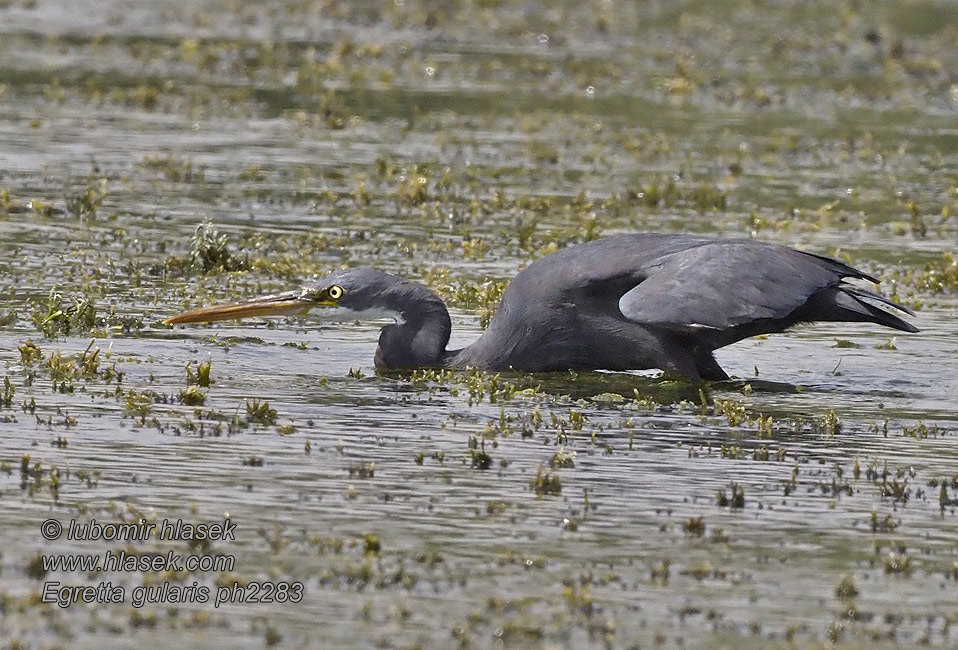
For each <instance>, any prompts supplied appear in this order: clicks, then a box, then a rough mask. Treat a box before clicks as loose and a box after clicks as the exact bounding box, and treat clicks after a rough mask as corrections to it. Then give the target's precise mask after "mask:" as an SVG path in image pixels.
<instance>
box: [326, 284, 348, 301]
mask: <svg viewBox="0 0 958 650" xmlns="http://www.w3.org/2000/svg"><path fill="white" fill-rule="evenodd" d="M343 293H345V292H344V291H343V288H342V287H341V286H339V285H338V284H334V285H333V286H331V287H330V288H329V297H330V298H332V299H333V300H339V299H340V298H342V297H343Z"/></svg>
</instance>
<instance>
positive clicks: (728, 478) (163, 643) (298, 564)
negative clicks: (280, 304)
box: [0, 0, 958, 648]
mask: <svg viewBox="0 0 958 650" xmlns="http://www.w3.org/2000/svg"><path fill="white" fill-rule="evenodd" d="M2 5H3V6H2V7H0V364H2V370H0V372H2V374H3V375H4V376H5V377H6V378H7V379H8V382H5V383H4V385H3V387H2V392H0V435H2V445H0V463H2V464H0V504H2V507H0V542H2V551H0V639H2V641H3V645H4V647H7V646H9V647H48V646H49V647H81V646H90V647H92V646H94V645H96V646H97V647H129V645H130V644H131V643H135V644H139V645H142V646H144V647H157V648H167V647H183V646H195V647H224V648H226V647H229V648H237V647H241V648H246V647H249V648H260V647H263V646H264V645H265V646H273V647H291V648H297V647H317V648H319V647H322V648H357V647H380V648H415V647H423V648H426V647H437V648H438V647H456V646H460V647H475V648H486V647H531V648H534V647H569V648H589V647H596V648H605V647H611V648H628V647H642V648H647V647H677V646H683V647H699V648H716V647H723V646H724V647H735V648H739V647H787V646H789V644H791V643H794V644H797V645H800V646H802V647H815V646H824V645H828V644H832V643H837V644H838V645H840V646H842V647H863V646H866V645H867V646H869V647H902V646H904V647H907V646H911V645H913V644H915V643H918V642H924V643H928V644H930V645H932V646H939V647H949V646H951V645H953V644H954V643H955V642H956V641H958V635H956V631H955V629H956V628H955V626H954V623H955V621H956V618H958V607H956V604H958V564H956V562H958V541H956V540H958V520H956V510H955V509H956V505H955V501H954V500H955V499H958V482H956V480H958V479H956V472H958V447H956V442H955V431H956V430H958V407H956V401H955V397H954V396H955V395H956V394H958V359H956V348H958V329H956V326H955V320H954V313H955V311H954V310H955V295H956V291H958V275H956V270H955V267H954V257H949V255H952V256H953V255H954V250H955V248H956V245H955V244H956V237H958V226H956V224H958V221H956V218H955V216H954V215H955V213H956V212H958V172H956V170H958V117H956V112H955V111H956V108H958V78H956V77H955V74H954V70H956V69H958V61H956V57H958V55H956V52H958V48H955V47H954V45H955V39H956V29H955V25H956V24H958V14H956V12H955V11H954V8H953V7H952V6H951V5H948V4H943V3H932V2H928V3H918V4H914V3H912V4H909V5H908V6H907V8H905V7H904V6H899V4H898V3H892V2H887V3H886V2H878V3H869V6H868V11H867V13H865V9H864V6H862V7H858V6H856V5H854V4H852V5H848V6H844V7H842V8H841V9H840V10H835V9H834V7H833V6H832V5H831V4H830V3H827V4H826V3H784V4H782V3H778V4H776V5H775V7H762V8H761V9H759V8H756V7H755V6H753V5H752V4H751V3H739V2H729V3H723V5H722V6H721V7H719V8H716V7H714V6H713V5H712V3H696V2H689V3H681V4H678V5H676V4H673V3H642V4H641V5H640V6H639V7H634V6H633V5H632V3H624V2H623V3H620V2H601V3H572V4H568V5H566V4H560V5H558V6H552V5H545V4H538V3H532V4H518V3H508V2H502V3H500V2H480V3H475V4H470V3H462V4H460V5H453V6H433V5H431V4H428V3H416V2H409V1H406V2H395V3H391V4H390V5H389V6H388V7H387V8H385V9H383V8H382V7H381V6H380V3H366V4H359V3H341V4H338V3H313V2H309V1H303V2H264V3H255V4H246V3H237V2H225V1H223V2H216V1H213V0H210V1H207V2H202V3H195V2H179V1H171V2H163V3H128V2H95V3H94V2H85V3H84V2H75V3H69V6H68V7H66V8H64V7H62V6H61V3H57V2H52V1H44V0H13V1H12V2H5V3H2ZM207 221H208V222H210V223H211V226H210V227H209V230H208V237H207V240H206V241H205V242H200V241H192V238H194V235H195V232H196V228H197V226H198V225H199V224H202V223H203V222H207ZM639 230H656V231H694V232H704V233H711V234H719V235H726V236H754V237H756V238H760V239H764V240H768V241H774V242H777V243H783V244H788V245H793V246H799V247H801V248H804V249H806V250H810V251H815V252H819V253H827V254H832V255H839V256H842V257H845V258H846V259H848V260H849V261H851V262H852V263H853V264H854V265H856V266H858V267H860V268H862V269H864V270H866V271H867V272H869V273H872V274H875V275H876V276H878V277H880V278H882V280H883V288H884V290H885V291H886V292H887V293H889V294H893V295H896V296H898V297H899V298H900V299H901V300H902V301H904V302H906V303H907V304H910V305H912V306H914V307H916V308H918V309H919V311H918V316H917V318H916V319H915V322H916V324H917V325H918V326H919V327H921V328H922V332H921V334H919V335H900V336H894V335H893V333H891V332H889V331H885V330H881V329H879V328H877V327H872V326H858V325H854V326H844V325H842V326H839V325H829V324H823V325H817V326H813V327H806V328H802V329H799V330H796V331H793V332H790V333H788V334H785V335H777V336H772V337H769V338H767V339H762V340H750V341H746V342H742V343H740V344H737V345H735V346H732V347H730V348H727V349H725V350H722V351H720V352H719V354H718V358H719V361H720V363H721V364H722V365H723V367H725V368H726V369H727V370H728V371H729V372H730V373H731V374H734V375H736V376H737V377H738V378H740V379H738V380H737V381H735V382H730V383H728V384H721V385H715V386H711V387H699V386H694V385H687V384H682V383H676V382H671V381H667V380H663V379H661V378H658V377H657V376H656V373H640V374H625V373H622V374H611V373H579V374H577V375H572V374H565V373H557V374H549V375H540V376H523V375H508V374H506V375H502V376H500V377H498V378H496V377H491V376H477V375H470V374H467V373H463V374H459V375H452V376H448V375H442V376H436V375H416V376H377V375H376V374H375V372H374V369H373V368H372V353H373V350H374V346H375V339H376V336H377V332H378V328H379V327H380V326H381V323H380V324H377V323H364V324H324V323H322V322H320V321H317V320H316V319H312V318H307V319H296V320H285V321H279V322H273V323H267V322H265V321H251V322H249V323H243V324H222V325H217V326H210V327H206V326H198V327H196V326H194V327H189V328H178V329H170V328H167V327H165V326H163V325H162V324H161V321H162V319H163V318H165V317H167V316H169V315H171V314H173V313H176V312H178V311H181V310H183V309H185V308H188V307H192V306H196V305H198V304H204V303H208V302H211V301H214V300H225V299H233V298H237V297H245V296H251V295H255V294H258V293H261V292H267V291H274V290H282V289H286V288H290V287H294V286H296V285H297V283H299V282H300V281H302V280H304V279H308V278H309V277H311V276H313V275H316V274H323V273H326V272H328V271H330V270H331V269H334V268H338V267H341V266H345V265H360V264H361V265H368V266H374V267H376V268H380V269H383V270H386V271H389V272H393V273H397V274H400V275H404V276H407V277H410V278H414V279H417V280H419V281H422V282H425V283H427V284H429V285H430V286H432V287H433V288H435V289H436V290H437V291H439V292H440V293H441V294H442V295H443V296H444V297H445V298H446V299H447V301H448V302H449V304H450V308H451V312H452V316H453V321H454V326H455V332H454V335H453V339H454V340H453V342H452V343H453V344H454V345H456V344H465V343H468V342H469V341H470V340H472V339H474V338H475V337H476V336H478V334H479V333H480V331H481V323H482V322H483V319H484V318H487V317H488V315H489V313H490V310H491V309H493V308H494V305H495V300H496V298H497V296H498V293H497V292H498V290H500V289H501V287H502V285H503V283H504V282H506V281H507V280H508V279H509V278H510V277H512V276H513V275H514V274H515V273H516V272H517V271H518V270H519V269H520V268H522V267H523V266H525V265H526V264H528V263H529V261H531V260H532V259H535V258H536V257H539V256H541V255H543V254H545V253H547V252H549V251H550V250H553V249H554V248H556V247H560V246H565V245H568V244H571V243H575V242H579V241H585V240H587V239H590V238H594V237H597V236H601V235H609V234H615V233H619V232H632V231H639ZM214 231H215V232H214ZM212 252H218V253H219V257H211V253H212ZM204 254H205V257H204ZM191 255H192V257H191ZM28 341H29V342H31V343H32V345H31V344H29V343H28ZM34 346H35V347H34ZM200 364H209V376H210V378H211V379H212V383H211V384H210V385H209V386H197V385H196V384H195V382H196V381H197V373H198V372H199V369H198V366H200ZM187 367H188V368H189V370H187ZM191 382H193V383H191ZM204 383H205V382H204ZM700 388H701V392H700ZM942 486H944V488H943V487H942ZM226 517H229V518H230V520H231V521H232V522H235V524H236V532H235V539H218V540H216V541H213V542H212V543H208V544H207V543H202V542H199V541H195V542H194V543H193V544H192V545H191V544H190V543H189V542H188V541H187V540H184V539H177V540H166V539H159V538H158V536H152V537H151V538H150V539H148V540H146V541H140V542H137V541H126V540H110V541H107V540H88V541H80V540H70V539H67V533H63V535H62V536H61V537H60V538H58V539H55V540H51V541H45V540H44V539H43V537H42V536H41V524H42V523H43V522H44V521H46V520H50V519H53V520H56V521H57V522H61V523H62V524H63V525H64V526H68V525H69V523H70V522H71V521H75V522H76V523H77V524H79V525H82V524H89V523H90V522H92V521H94V520H96V521H99V522H101V523H104V522H106V523H117V522H137V521H139V520H140V519H141V518H142V519H143V520H144V521H145V522H148V523H156V524H157V525H158V528H159V526H161V525H162V523H163V522H164V521H169V522H176V521H178V520H182V522H183V523H185V524H211V523H214V522H219V523H222V521H223V520H224V518H226ZM51 536H53V535H51ZM120 551H126V552H127V553H131V554H149V553H158V554H162V555H164V556H166V554H168V553H170V552H172V553H174V554H179V555H181V556H183V557H184V558H185V557H186V556H189V555H191V554H194V555H197V556H202V557H207V558H227V560H228V561H230V562H232V567H228V566H218V567H215V568H211V569H210V570H203V569H202V568H196V569H194V570H191V571H188V570H182V571H168V570H166V567H164V568H163V569H161V570H157V571H153V570H151V571H140V570H133V571H99V572H98V571H95V570H94V571H90V570H87V571H80V570H76V571H69V570H64V569H59V570H57V569H52V568H50V567H47V568H46V570H44V567H43V559H42V557H41V556H43V555H46V556H55V555H57V554H65V555H71V556H76V555H77V554H87V555H91V556H94V557H100V556H103V555H105V554H106V553H107V552H113V553H114V554H118V553H119V552H120ZM51 583H60V585H68V586H92V587H99V585H101V584H103V583H110V585H111V586H112V587H114V588H117V589H122V590H123V591H122V597H120V598H119V600H120V601H122V602H118V603H111V604H103V603H96V602H94V603H84V602H82V601H81V602H75V603H72V604H69V606H59V605H58V604H57V603H56V602H44V598H43V593H44V590H45V589H46V587H45V585H48V584H51ZM235 585H239V586H238V587H236V586H235ZM269 585H272V586H269ZM282 585H285V586H282ZM173 587H179V588H181V591H180V592H179V596H176V595H173V591H172V588H173ZM147 588H149V589H150V590H149V591H148V590H147ZM189 588H192V591H188V589H189ZM203 588H205V589H206V590H207V591H206V593H207V594H208V602H205V603H204V602H200V601H201V600H202V598H200V596H199V595H198V594H199V593H200V592H201V591H202V590H203ZM221 588H226V592H221ZM104 589H105V587H104ZM164 589H165V591H163V590H164ZM102 592H103V591H102V590H101V592H100V593H101V594H102ZM135 593H137V594H140V595H141V596H145V595H149V594H154V600H156V599H160V600H163V601H164V602H160V603H149V602H148V603H146V604H143V605H142V606H141V607H136V606H134V605H135V603H134V602H133V598H134V594H135ZM239 593H242V594H245V595H247V596H248V598H247V602H238V599H239V597H238V596H237V595H236V594H239ZM164 594H165V595H164ZM221 594H223V597H224V598H226V594H232V596H231V597H229V598H227V600H228V601H232V602H223V603H221V604H219V605H218V606H215V607H214V604H215V603H214V601H215V599H216V597H217V596H218V595H221ZM257 597H258V599H259V600H260V601H263V600H265V601H266V602H251V601H252V600H254V599H256V598H257ZM290 599H295V600H298V602H296V603H290V602H289V600H290ZM47 600H49V598H48V599H47ZM277 601H286V602H277ZM64 604H65V603H64Z"/></svg>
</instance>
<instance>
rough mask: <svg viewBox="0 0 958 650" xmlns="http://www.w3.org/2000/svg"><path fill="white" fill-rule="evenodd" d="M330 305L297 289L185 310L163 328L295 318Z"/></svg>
mask: <svg viewBox="0 0 958 650" xmlns="http://www.w3.org/2000/svg"><path fill="white" fill-rule="evenodd" d="M330 304H331V303H329V302H325V301H319V300H316V299H315V298H310V297H309V294H308V292H305V291H303V290H301V289H299V290H296V291H287V292H286V293H278V294H275V295H272V296H263V297H261V298H254V299H253V300H247V301H245V302H233V303H226V304H222V305H212V306H211V307H201V308H200V309H194V310H192V311H185V312H183V313H182V314H177V315H176V316H172V317H170V318H167V319H166V320H165V321H163V322H164V323H166V324H167V325H179V324H181V323H210V322H213V321H218V320H233V319H240V318H250V317H253V316H299V315H302V314H305V313H306V312H308V311H309V310H310V309H312V308H313V307H319V306H323V305H330Z"/></svg>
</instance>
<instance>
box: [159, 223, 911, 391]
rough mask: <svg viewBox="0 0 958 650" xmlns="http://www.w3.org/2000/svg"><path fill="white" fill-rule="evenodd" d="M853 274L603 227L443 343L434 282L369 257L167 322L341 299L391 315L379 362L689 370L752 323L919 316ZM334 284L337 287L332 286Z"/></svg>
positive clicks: (708, 369) (753, 327)
mask: <svg viewBox="0 0 958 650" xmlns="http://www.w3.org/2000/svg"><path fill="white" fill-rule="evenodd" d="M847 278H851V279H863V280H869V281H872V282H876V280H875V279H874V278H872V277H871V276H868V275H866V274H864V273H862V272H861V271H858V270H856V269H854V268H852V267H850V266H848V265H847V264H845V263H844V262H841V261H838V260H834V259H831V258H828V257H823V256H820V255H814V254H811V253H803V252H800V251H796V250H793V249H790V248H786V247H783V246H777V245H774V244H768V243H764V242H758V241H753V240H743V239H728V240H724V239H714V238H710V237H701V236H694V235H667V234H636V235H620V236H616V237H608V238H605V239H600V240H596V241H592V242H588V243H586V244H581V245H578V246H572V247H569V248H566V249H562V250H559V251H557V252H555V253H552V254H550V255H546V256H545V257H543V258H541V259H539V260H537V261H535V262H533V263H532V264H530V265H529V266H528V267H527V268H525V269H524V270H523V271H521V272H520V273H519V274H518V275H517V276H516V277H515V278H514V279H513V280H512V282H511V283H510V284H509V286H508V287H507V288H506V291H505V293H504V295H503V298H502V302H501V304H500V306H499V309H498V311H497V312H496V315H495V317H494V318H493V319H492V322H491V323H490V324H489V327H488V329H487V330H486V331H485V332H484V333H483V334H482V336H480V337H479V339H478V340H477V341H476V342H475V343H473V344H472V345H470V346H468V347H466V348H463V349H461V350H446V344H447V343H448V341H449V335H450V332H451V324H450V320H449V314H448V312H447V310H446V307H445V305H444V304H443V302H442V300H441V299H440V298H439V296H437V295H436V294H435V293H434V292H433V291H431V290H430V289H428V288H426V287H424V286H422V285H419V284H416V283H413V282H409V281H407V280H403V279H402V278H398V277H396V276H393V275H389V274H387V273H382V272H380V271H374V270H371V269H363V268H357V269H347V270H344V271H339V272H337V273H333V274H331V275H329V276H327V277H326V278H323V279H322V280H320V281H319V282H317V283H316V284H315V285H313V286H311V287H307V288H305V289H303V290H301V291H299V292H291V293H289V294H280V295H279V296H268V297H267V298H265V299H259V300H258V301H252V302H250V303H242V304H240V305H227V306H224V307H211V308H206V309H200V310H197V311H195V312H189V313H187V314H182V315H179V316H176V317H174V318H172V319H170V321H169V322H171V323H177V322H195V321H200V320H215V319H217V318H226V317H241V316H243V315H245V314H244V313H243V310H244V309H249V310H250V311H251V313H255V314H256V315H263V314H265V313H269V310H270V309H274V312H273V313H293V312H297V310H298V311H303V310H307V309H309V308H310V307H311V306H316V305H321V306H335V307H336V308H337V309H334V311H337V312H338V311H341V312H343V314H344V315H351V316H352V317H355V316H356V315H357V314H359V315H362V314H366V315H379V316H381V315H390V316H393V317H394V318H395V319H396V321H397V322H396V323H395V324H391V325H387V326H385V327H384V328H383V329H382V332H381V334H380V339H379V346H378V348H377V350H376V357H375V361H376V365H377V367H380V368H385V369H402V368H427V367H452V368H462V367H478V368H483V369H488V370H503V369H508V368H512V369H516V370H525V371H540V370H562V369H608V370H638V369H647V368H659V369H662V370H664V371H667V372H670V373H673V374H678V375H681V376H684V377H688V378H690V379H708V380H720V379H727V378H728V375H726V373H725V372H724V371H723V370H722V368H721V367H719V365H718V363H717V362H716V361H715V358H714V357H713V355H712V352H713V351H714V350H716V349H718V348H721V347H723V346H726V345H729V344H731V343H734V342H736V341H740V340H742V339H744V338H748V337H750V336H755V335H757V334H768V333H773V332H781V331H783V330H785V329H787V328H789V327H791V326H793V325H796V324H798V323H802V322H813V321H860V322H871V323H877V324H880V325H884V326H887V327H891V328H894V329H898V330H902V331H906V332H917V331H918V329H917V328H916V327H914V326H913V325H911V324H910V323H907V322H905V321H904V320H902V319H901V318H899V317H898V316H895V315H894V314H892V313H890V312H888V311H886V310H885V309H883V307H890V308H893V309H895V310H898V311H901V312H904V313H907V314H911V313H912V312H910V311H909V310H908V309H906V308H904V307H902V306H900V305H897V304H895V303H892V302H891V301H889V300H887V299H886V298H884V297H882V296H881V295H879V294H877V293H874V292H872V291H869V290H866V289H863V288H860V287H857V286H853V285H850V284H848V283H846V282H845V280H846V279H847ZM330 287H336V288H339V289H340V293H341V294H342V295H341V297H340V298H338V299H337V300H331V299H330V298H329V295H328V292H329V289H330Z"/></svg>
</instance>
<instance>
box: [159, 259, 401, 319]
mask: <svg viewBox="0 0 958 650" xmlns="http://www.w3.org/2000/svg"><path fill="white" fill-rule="evenodd" d="M405 284H407V283H406V282H405V281H404V280H402V279H401V278H397V277H396V276H394V275H389V274H388V273H383V272H382V271H374V270H373V269H367V268H354V269H346V270H343V271H337V272H335V273H331V274H330V275H327V276H326V277H324V278H321V279H320V280H317V281H315V282H313V283H311V284H308V285H306V286H304V287H303V288H302V289H296V290H293V291H287V292H285V293H278V294H274V295H269V296H262V297H259V298H253V299H252V300H246V301H242V302H234V303H226V304H221V305H213V306H211V307H202V308H200V309H194V310H192V311H187V312H183V313H182V314H177V315H176V316H173V317H171V318H168V319H166V321H165V322H166V324H168V325H179V324H183V323H207V322H212V321H219V320H233V319H240V318H251V317H255V316H299V315H302V314H306V313H307V312H309V311H310V310H311V309H313V308H321V310H320V311H319V312H318V314H319V315H320V316H321V317H322V318H323V319H324V320H369V319H379V318H392V319H394V320H395V321H396V322H397V323H399V324H402V323H403V321H404V318H403V314H402V311H401V301H399V300H397V298H398V297H399V296H400V295H401V293H402V291H401V287H402V285H405Z"/></svg>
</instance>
